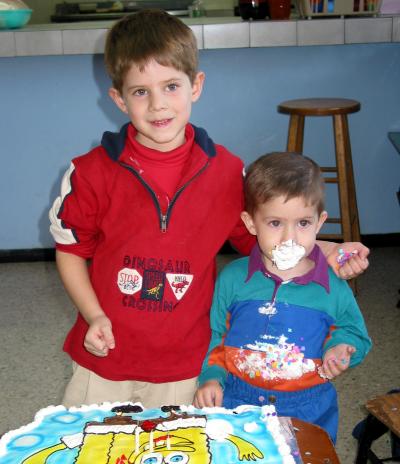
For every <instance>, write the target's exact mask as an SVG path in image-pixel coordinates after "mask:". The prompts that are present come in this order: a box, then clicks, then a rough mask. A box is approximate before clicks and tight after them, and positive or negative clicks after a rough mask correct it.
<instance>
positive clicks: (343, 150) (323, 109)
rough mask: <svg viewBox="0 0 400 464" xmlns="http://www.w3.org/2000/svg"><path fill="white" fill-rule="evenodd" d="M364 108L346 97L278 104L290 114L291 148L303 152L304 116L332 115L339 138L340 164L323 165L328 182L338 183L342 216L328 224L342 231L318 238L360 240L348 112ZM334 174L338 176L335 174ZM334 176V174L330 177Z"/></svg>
mask: <svg viewBox="0 0 400 464" xmlns="http://www.w3.org/2000/svg"><path fill="white" fill-rule="evenodd" d="M359 110H360V103H359V102H358V101H355V100H348V99H345V98H305V99H300V100H288V101H285V102H283V103H281V104H280V105H278V111H279V112H280V113H284V114H289V115H290V122H289V133H288V140H287V151H290V152H296V153H300V154H302V153H303V140H304V118H305V117H306V116H331V117H332V119H333V132H334V138H335V153H336V166H334V167H321V170H322V172H323V173H329V174H328V176H324V179H325V182H326V183H332V184H337V185H338V193H339V207H340V217H339V218H328V220H327V222H328V223H334V224H340V233H325V234H320V235H319V236H318V238H321V239H327V240H343V241H345V242H359V241H360V226H359V221H358V209H357V199H356V191H355V185H354V173H353V162H352V159H351V147H350V136H349V128H348V122H347V115H348V114H350V113H355V112H357V111H359ZM333 174H336V176H334V177H333ZM329 176H332V177H329Z"/></svg>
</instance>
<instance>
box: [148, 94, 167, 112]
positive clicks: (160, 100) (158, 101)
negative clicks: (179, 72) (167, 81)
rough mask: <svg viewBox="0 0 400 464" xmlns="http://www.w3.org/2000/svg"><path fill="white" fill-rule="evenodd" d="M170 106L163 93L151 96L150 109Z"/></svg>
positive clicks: (155, 109)
mask: <svg viewBox="0 0 400 464" xmlns="http://www.w3.org/2000/svg"><path fill="white" fill-rule="evenodd" d="M167 107H168V104H167V100H166V98H165V97H164V96H163V95H162V94H152V95H151V98H150V110H151V111H160V110H164V109H166V108H167Z"/></svg>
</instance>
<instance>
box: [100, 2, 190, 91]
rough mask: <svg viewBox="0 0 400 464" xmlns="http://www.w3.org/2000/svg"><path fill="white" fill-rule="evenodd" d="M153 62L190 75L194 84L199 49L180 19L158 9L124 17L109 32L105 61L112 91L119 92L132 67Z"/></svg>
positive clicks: (188, 29)
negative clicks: (152, 60)
mask: <svg viewBox="0 0 400 464" xmlns="http://www.w3.org/2000/svg"><path fill="white" fill-rule="evenodd" d="M151 59H154V60H155V61H157V63H158V64H160V65H162V66H171V67H173V68H175V69H177V70H178V71H182V72H184V73H185V74H187V75H188V76H189V79H190V82H191V83H192V84H193V82H194V79H195V77H196V73H197V68H198V49H197V42H196V38H195V36H194V34H193V32H192V30H191V29H190V28H189V27H188V26H186V25H185V24H184V23H183V22H182V21H181V20H180V19H178V18H176V17H175V16H172V15H170V14H168V13H167V12H166V11H163V10H157V9H146V10H141V11H139V12H138V13H134V14H130V15H127V16H124V17H123V18H122V19H120V20H119V21H117V22H116V23H115V24H114V25H113V27H112V28H111V29H110V31H109V32H108V35H107V39H106V45H105V51H104V61H105V64H106V68H107V71H108V74H109V75H110V78H111V80H112V83H113V86H114V88H116V89H117V90H118V91H119V92H121V90H122V86H123V82H124V79H125V76H126V73H127V72H128V71H129V68H130V67H131V66H132V64H136V65H137V66H139V68H140V69H141V70H143V69H144V68H145V66H146V64H147V63H148V62H149V61H150V60H151Z"/></svg>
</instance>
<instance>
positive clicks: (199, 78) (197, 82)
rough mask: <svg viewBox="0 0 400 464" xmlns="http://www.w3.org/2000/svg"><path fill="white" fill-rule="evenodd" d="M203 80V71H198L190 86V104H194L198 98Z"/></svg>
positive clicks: (204, 76)
mask: <svg viewBox="0 0 400 464" xmlns="http://www.w3.org/2000/svg"><path fill="white" fill-rule="evenodd" d="M205 78H206V75H205V74H204V73H203V71H199V72H198V73H197V74H196V77H195V78H194V81H193V84H192V102H195V101H197V100H198V99H199V98H200V95H201V92H202V90H203V84H204V79H205Z"/></svg>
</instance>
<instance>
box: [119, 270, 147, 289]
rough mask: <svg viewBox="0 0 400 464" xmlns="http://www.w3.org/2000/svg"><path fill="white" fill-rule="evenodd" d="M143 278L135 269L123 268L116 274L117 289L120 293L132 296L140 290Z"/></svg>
mask: <svg viewBox="0 0 400 464" xmlns="http://www.w3.org/2000/svg"><path fill="white" fill-rule="evenodd" d="M142 283H143V278H142V276H141V275H140V274H139V272H138V271H137V270H136V269H129V268H127V267H125V268H124V269H121V270H120V271H119V272H118V287H119V289H120V290H121V292H122V293H125V294H127V295H133V294H134V293H136V292H138V291H139V290H140V289H141V288H142Z"/></svg>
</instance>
